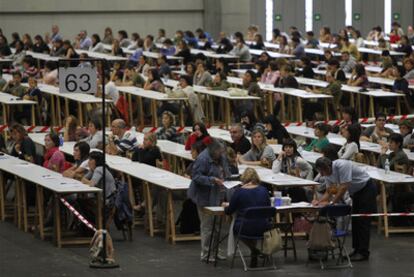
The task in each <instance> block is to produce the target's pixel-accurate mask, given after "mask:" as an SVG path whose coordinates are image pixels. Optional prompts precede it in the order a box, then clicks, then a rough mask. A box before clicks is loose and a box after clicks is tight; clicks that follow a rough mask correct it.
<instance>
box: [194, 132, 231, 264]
mask: <svg viewBox="0 0 414 277" xmlns="http://www.w3.org/2000/svg"><path fill="white" fill-rule="evenodd" d="M225 149H226V148H225V147H224V145H223V144H221V143H220V142H219V141H218V140H216V139H212V142H211V143H210V144H209V145H208V146H207V149H205V150H204V151H203V152H201V153H200V155H199V156H198V157H197V159H196V160H195V161H194V164H193V169H192V174H191V177H192V178H191V180H192V181H191V184H190V188H189V189H188V191H187V196H188V198H190V199H191V200H192V201H193V202H194V203H195V204H196V205H197V210H198V216H199V218H200V235H201V260H202V261H205V260H206V259H207V254H208V249H209V243H210V235H211V231H212V228H213V216H211V215H207V214H205V213H204V211H203V208H204V207H207V206H220V205H221V203H222V202H223V201H224V196H225V187H224V179H225V178H226V177H229V176H230V170H229V166H228V162H227V159H226V157H225ZM219 257H220V256H219ZM220 258H222V257H220Z"/></svg>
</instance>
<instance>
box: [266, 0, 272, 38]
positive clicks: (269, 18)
mask: <svg viewBox="0 0 414 277" xmlns="http://www.w3.org/2000/svg"><path fill="white" fill-rule="evenodd" d="M272 36H273V0H266V40H267V41H269V40H271V39H272Z"/></svg>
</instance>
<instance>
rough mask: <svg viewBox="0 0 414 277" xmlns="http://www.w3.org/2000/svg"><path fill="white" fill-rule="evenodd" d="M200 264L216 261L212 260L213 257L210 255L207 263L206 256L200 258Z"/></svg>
mask: <svg viewBox="0 0 414 277" xmlns="http://www.w3.org/2000/svg"><path fill="white" fill-rule="evenodd" d="M200 260H201V261H202V262H209V263H214V262H215V261H216V259H214V257H213V256H212V255H210V258H209V259H208V261H207V255H205V256H202V257H201V259H200Z"/></svg>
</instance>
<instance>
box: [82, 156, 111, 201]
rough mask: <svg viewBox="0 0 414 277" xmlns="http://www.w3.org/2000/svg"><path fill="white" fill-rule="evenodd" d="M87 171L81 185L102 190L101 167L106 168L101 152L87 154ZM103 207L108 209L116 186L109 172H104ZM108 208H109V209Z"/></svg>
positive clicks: (107, 169) (107, 170)
mask: <svg viewBox="0 0 414 277" xmlns="http://www.w3.org/2000/svg"><path fill="white" fill-rule="evenodd" d="M88 166H89V171H88V173H87V174H86V175H85V176H84V177H83V178H82V180H81V181H82V183H84V184H85V185H88V186H91V187H98V188H101V189H102V188H103V178H102V177H103V167H104V166H106V165H105V163H104V155H103V153H102V152H98V151H92V152H91V153H90V154H89V161H88ZM105 189H106V190H105V206H106V207H108V205H110V204H111V203H113V199H112V197H114V196H115V191H116V185H115V179H114V177H113V175H112V173H111V171H110V170H109V168H106V170H105ZM109 208H110V207H109Z"/></svg>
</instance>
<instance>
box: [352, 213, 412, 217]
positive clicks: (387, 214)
mask: <svg viewBox="0 0 414 277" xmlns="http://www.w3.org/2000/svg"><path fill="white" fill-rule="evenodd" d="M376 216H414V213H386V214H385V213H373V214H353V215H352V217H376Z"/></svg>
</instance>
